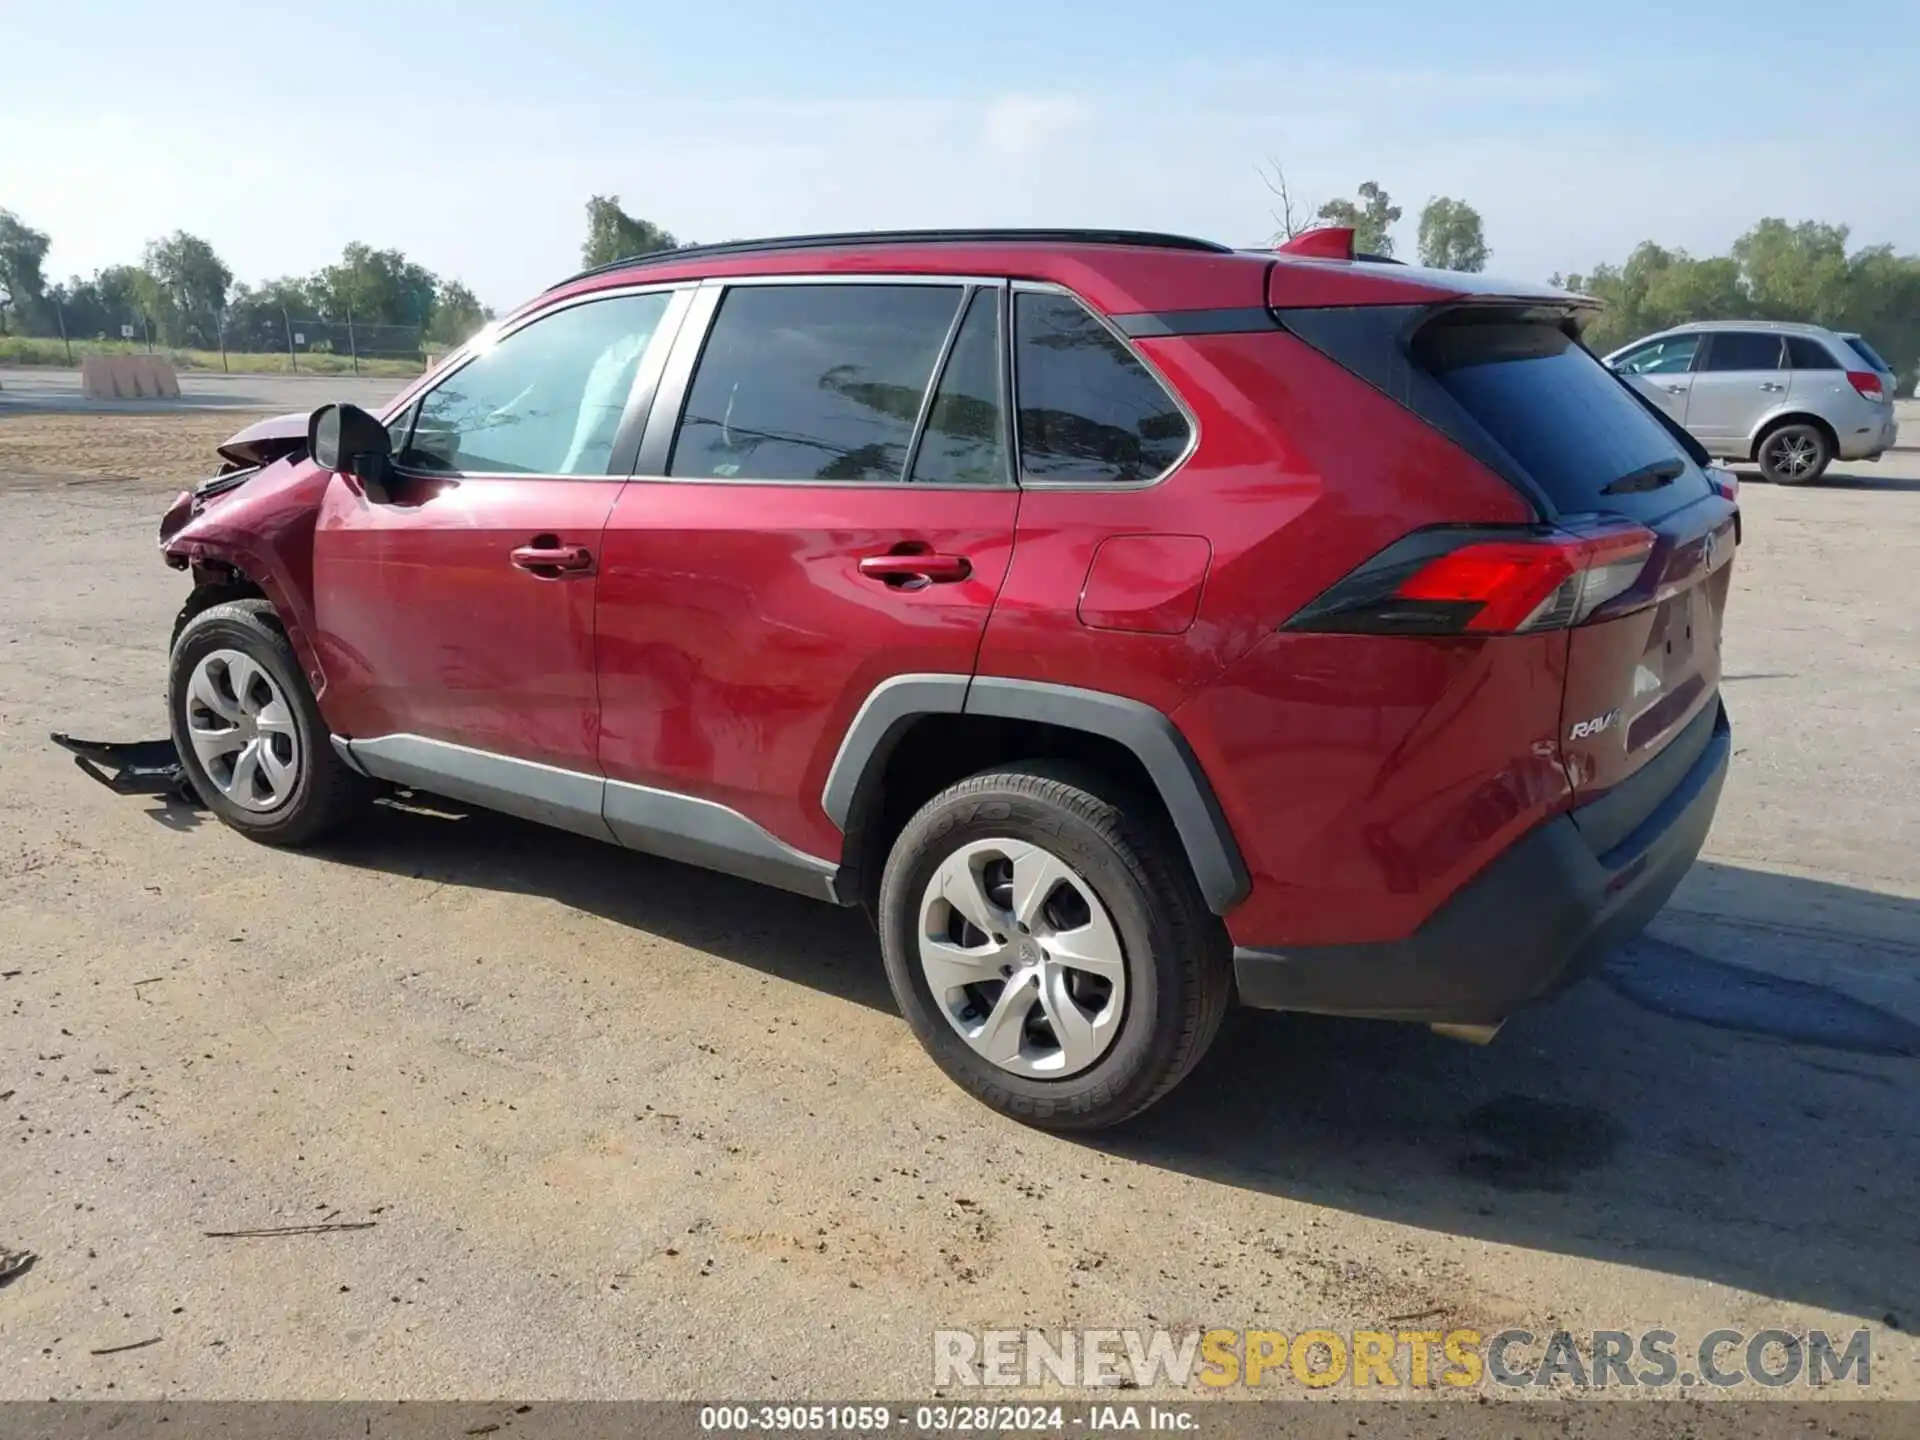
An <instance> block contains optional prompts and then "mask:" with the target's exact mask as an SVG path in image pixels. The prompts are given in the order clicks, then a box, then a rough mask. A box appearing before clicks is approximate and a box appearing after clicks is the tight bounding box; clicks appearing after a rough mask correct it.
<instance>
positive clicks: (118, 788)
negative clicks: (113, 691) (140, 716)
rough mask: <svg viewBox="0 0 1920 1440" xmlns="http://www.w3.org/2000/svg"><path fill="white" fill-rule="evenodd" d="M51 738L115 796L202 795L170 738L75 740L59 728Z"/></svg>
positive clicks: (191, 797)
mask: <svg viewBox="0 0 1920 1440" xmlns="http://www.w3.org/2000/svg"><path fill="white" fill-rule="evenodd" d="M52 739H53V743H54V744H56V745H58V746H59V747H60V748H61V749H62V750H68V751H71V752H72V754H73V763H74V764H76V765H78V766H79V767H80V768H81V769H82V770H83V771H85V772H86V773H87V774H88V775H89V776H91V777H92V778H93V779H95V780H98V781H99V782H100V783H101V784H102V785H104V786H106V787H107V788H108V789H109V790H111V791H113V792H114V794H116V795H169V796H172V797H173V798H174V799H176V800H186V801H190V802H194V801H197V800H198V798H199V797H197V796H196V795H195V794H194V793H193V785H192V782H190V781H189V780H188V779H187V772H186V771H185V770H184V769H182V768H181V765H180V753H179V751H177V750H175V749H174V748H173V741H171V740H127V741H120V740H76V739H75V738H74V737H73V736H71V735H66V734H62V733H61V732H60V731H58V730H56V731H54V732H53V736H52Z"/></svg>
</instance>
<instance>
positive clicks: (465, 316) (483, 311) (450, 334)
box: [427, 280, 493, 345]
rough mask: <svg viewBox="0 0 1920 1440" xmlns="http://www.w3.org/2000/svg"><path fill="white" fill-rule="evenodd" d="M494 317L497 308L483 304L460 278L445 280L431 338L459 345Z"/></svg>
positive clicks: (432, 326)
mask: <svg viewBox="0 0 1920 1440" xmlns="http://www.w3.org/2000/svg"><path fill="white" fill-rule="evenodd" d="M492 318H493V311H491V310H489V309H487V307H486V306H484V305H482V304H481V303H480V300H479V298H478V297H477V296H476V295H475V294H474V293H473V291H471V290H469V289H468V288H467V287H466V286H464V285H462V284H461V283H460V282H459V281H458V280H443V281H441V282H440V294H439V298H438V300H437V302H436V303H435V305H434V307H433V323H432V324H431V325H429V326H428V327H427V339H429V340H431V341H433V342H434V343H435V344H436V345H459V344H462V343H464V342H465V341H466V340H467V339H468V338H469V337H470V336H472V334H473V333H474V331H476V330H478V329H479V328H480V327H481V326H482V325H484V324H486V323H487V321H489V320H491V319H492Z"/></svg>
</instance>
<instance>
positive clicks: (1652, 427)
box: [1414, 317, 1711, 516]
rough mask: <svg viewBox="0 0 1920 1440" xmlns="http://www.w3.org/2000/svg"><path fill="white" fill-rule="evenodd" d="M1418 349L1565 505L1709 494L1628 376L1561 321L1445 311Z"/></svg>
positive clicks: (1653, 502) (1643, 511)
mask: <svg viewBox="0 0 1920 1440" xmlns="http://www.w3.org/2000/svg"><path fill="white" fill-rule="evenodd" d="M1414 356H1415V359H1416V360H1417V361H1418V362H1419V364H1420V366H1421V368H1422V369H1424V370H1425V371H1427V373H1428V374H1430V375H1431V376H1432V377H1433V378H1434V379H1435V380H1436V381H1437V382H1438V383H1439V385H1440V387H1441V388H1442V389H1443V390H1445V391H1446V393H1447V394H1448V395H1449V396H1450V397H1451V398H1452V399H1453V400H1454V401H1455V402H1456V403H1457V404H1458V405H1459V406H1460V407H1461V409H1463V410H1465V411H1466V413H1467V414H1468V415H1469V416H1470V417H1471V418H1472V420H1473V421H1474V422H1475V423H1476V424H1477V425H1478V426H1479V427H1480V428H1481V429H1482V430H1484V431H1485V432H1486V433H1487V434H1488V435H1489V436H1490V437H1492V439H1493V440H1494V441H1495V442H1496V443H1497V444H1498V446H1499V447H1500V449H1501V450H1503V451H1505V452H1506V454H1507V455H1509V456H1511V457H1512V460H1513V463H1514V464H1515V465H1516V466H1517V467H1518V468H1519V469H1520V470H1522V471H1524V472H1525V473H1526V476H1527V478H1529V479H1530V480H1531V481H1532V482H1533V483H1534V484H1535V485H1537V486H1538V487H1539V488H1540V489H1541V490H1542V491H1543V492H1544V493H1545V494H1546V496H1547V498H1548V499H1549V500H1551V501H1552V502H1553V504H1554V505H1555V506H1556V507H1557V508H1559V509H1561V510H1563V511H1568V512H1573V513H1578V512H1581V511H1589V510H1609V511H1613V512H1616V513H1619V514H1624V515H1629V516H1645V515H1658V514H1665V513H1666V512H1667V511H1669V510H1672V509H1675V508H1676V507H1678V506H1679V505H1682V504H1686V503H1689V502H1691V501H1693V500H1695V499H1698V498H1700V497H1701V496H1704V495H1707V494H1709V493H1711V489H1710V487H1709V486H1708V484H1707V480H1706V477H1705V476H1704V475H1703V474H1702V473H1701V472H1700V470H1699V468H1698V467H1697V466H1695V465H1694V464H1692V463H1691V462H1690V461H1689V459H1688V457H1687V454H1686V451H1685V450H1683V449H1682V448H1681V445H1680V443H1679V441H1678V440H1676V439H1675V438H1674V436H1673V435H1672V434H1670V433H1669V432H1668V430H1667V429H1666V427H1665V426H1663V425H1662V424H1661V423H1660V421H1659V420H1658V419H1657V418H1656V417H1655V415H1654V414H1653V413H1652V412H1651V411H1650V410H1649V409H1648V407H1647V406H1646V405H1644V404H1642V403H1641V402H1640V401H1639V400H1638V399H1636V398H1635V396H1634V395H1633V394H1632V392H1630V391H1629V390H1628V389H1627V388H1626V384H1625V382H1623V381H1622V380H1620V379H1619V378H1618V377H1616V376H1615V375H1614V374H1613V372H1612V371H1610V370H1608V369H1607V368H1606V367H1605V366H1604V365H1602V364H1601V363H1600V362H1599V361H1598V360H1597V359H1595V358H1594V357H1593V355H1592V354H1591V353H1590V352H1588V351H1587V350H1586V349H1585V348H1583V347H1582V346H1581V345H1580V343H1579V342H1578V341H1576V340H1574V339H1573V338H1572V337H1571V336H1569V335H1568V334H1567V333H1566V332H1565V331H1564V330H1561V329H1560V328H1559V327H1558V326H1556V325H1554V324H1551V323H1547V322H1543V321H1510V320H1505V319H1501V318H1496V317H1489V318H1480V317H1465V318H1459V319H1443V320H1441V321H1439V322H1438V323H1436V324H1432V325H1428V326H1427V327H1426V328H1425V329H1423V330H1422V331H1420V333H1419V334H1418V335H1417V336H1416V337H1415V340H1414ZM1675 462H1677V464H1678V467H1679V473H1678V474H1677V475H1676V476H1674V478H1672V479H1671V480H1669V481H1667V482H1666V483H1662V484H1657V485H1647V486H1646V488H1634V487H1633V486H1632V483H1631V482H1629V483H1628V485H1626V486H1623V487H1622V490H1621V491H1620V492H1617V493H1614V494H1604V493H1603V492H1604V491H1605V490H1606V489H1607V487H1608V486H1610V485H1613V484H1614V483H1615V482H1618V481H1622V480H1625V479H1626V478H1627V477H1630V476H1636V475H1646V474H1649V473H1652V472H1654V471H1657V470H1672V469H1673V468H1674V466H1675Z"/></svg>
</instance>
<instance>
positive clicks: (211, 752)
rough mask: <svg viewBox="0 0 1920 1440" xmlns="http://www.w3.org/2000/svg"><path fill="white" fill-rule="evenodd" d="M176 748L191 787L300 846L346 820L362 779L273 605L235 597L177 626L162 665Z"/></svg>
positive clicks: (268, 834) (232, 814) (262, 835)
mask: <svg viewBox="0 0 1920 1440" xmlns="http://www.w3.org/2000/svg"><path fill="white" fill-rule="evenodd" d="M167 717H168V720H169V722H170V724H171V726H172V730H173V744H174V749H175V750H177V751H178V752H179V754H180V764H181V767H182V769H184V770H185V772H186V776H187V779H188V780H189V781H191V782H192V784H193V788H194V791H195V792H196V793H197V794H198V795H199V796H200V799H201V800H202V801H203V802H204V803H205V805H206V806H207V808H208V809H209V810H211V811H213V813H214V814H216V815H218V816H219V817H220V818H221V819H222V820H224V821H225V822H226V823H227V824H228V825H231V826H232V827H233V828H234V829H236V830H238V831H240V832H241V833H242V834H243V835H247V836H249V837H251V838H252V839H255V840H259V841H262V842H263V843H265V844H268V845H306V844H310V843H312V842H313V841H315V840H318V839H320V838H321V836H323V835H325V834H326V833H327V832H328V831H330V830H332V829H334V828H336V827H337V826H338V825H340V824H341V823H342V822H343V821H344V820H346V819H348V818H349V817H350V816H351V815H352V814H353V813H354V812H355V811H356V810H357V809H358V808H359V802H360V801H361V800H362V799H363V798H364V797H365V794H366V788H365V787H366V782H365V781H364V780H362V779H361V777H360V776H358V775H356V774H355V773H354V772H353V771H351V770H349V769H348V768H347V766H346V762H345V761H343V760H342V759H341V758H340V757H339V755H337V754H336V753H335V752H334V749H333V742H332V739H331V737H330V735H329V734H328V731H327V727H326V722H325V721H323V720H322V719H321V718H320V707H319V706H318V705H317V704H315V703H314V698H313V692H312V691H311V690H309V689H308V688H307V684H306V678H305V677H304V676H303V675H302V674H301V673H300V662H299V660H298V659H297V658H296V656H295V655H294V651H293V646H292V644H291V643H289V641H288V640H287V636H286V632H285V631H283V630H282V629H281V628H280V623H279V621H278V619H276V618H275V616H274V613H273V607H272V606H271V605H269V604H268V603H267V602H266V601H265V600H232V601H228V602H227V603H226V604H223V605H214V606H212V607H210V608H208V609H206V610H203V611H201V612H200V613H199V614H198V615H196V616H194V617H193V618H192V619H191V620H189V621H188V622H187V623H186V624H185V625H183V626H182V627H181V629H180V634H179V636H178V637H177V638H176V639H175V640H174V643H173V657H172V661H171V663H170V664H169V666H168V671H167Z"/></svg>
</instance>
